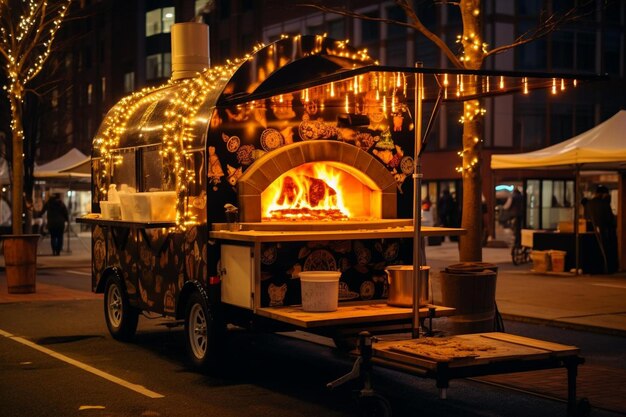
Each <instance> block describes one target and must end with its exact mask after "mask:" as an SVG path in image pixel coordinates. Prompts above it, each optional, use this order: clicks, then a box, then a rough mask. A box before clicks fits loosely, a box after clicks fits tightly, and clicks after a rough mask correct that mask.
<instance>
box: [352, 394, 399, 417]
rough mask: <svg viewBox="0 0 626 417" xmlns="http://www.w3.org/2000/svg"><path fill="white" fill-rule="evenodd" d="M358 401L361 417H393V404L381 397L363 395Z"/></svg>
mask: <svg viewBox="0 0 626 417" xmlns="http://www.w3.org/2000/svg"><path fill="white" fill-rule="evenodd" d="M358 401H359V404H358V407H359V414H358V415H359V416H360V417H391V404H389V401H387V399H386V398H385V397H383V396H381V395H378V394H372V395H363V396H361V397H359V400H358Z"/></svg>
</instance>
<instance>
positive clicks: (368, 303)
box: [81, 36, 552, 366]
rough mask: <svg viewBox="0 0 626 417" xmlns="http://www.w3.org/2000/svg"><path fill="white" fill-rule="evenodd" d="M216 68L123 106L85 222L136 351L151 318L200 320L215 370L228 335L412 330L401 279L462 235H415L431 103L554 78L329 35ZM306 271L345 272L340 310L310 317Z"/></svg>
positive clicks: (110, 118)
mask: <svg viewBox="0 0 626 417" xmlns="http://www.w3.org/2000/svg"><path fill="white" fill-rule="evenodd" d="M173 55H174V56H175V55H176V54H175V53H174V54H173ZM183 55H184V54H183ZM196 67H198V66H196ZM200 68H201V66H200V67H198V70H196V71H189V70H187V71H181V73H180V74H178V76H175V77H173V78H172V79H171V80H170V81H169V82H168V83H167V84H166V85H163V86H161V87H158V88H152V89H145V90H142V91H139V92H136V93H134V94H133V95H131V96H129V97H127V98H124V99H123V100H121V101H120V102H119V103H118V104H117V105H116V106H115V107H113V108H112V109H111V110H110V112H109V113H108V114H107V116H106V118H105V120H104V121H103V123H102V126H101V127H100V130H99V131H98V133H97V135H96V137H95V139H94V142H93V144H94V146H93V159H92V168H93V171H92V178H93V193H92V195H93V204H92V209H93V210H92V211H93V214H91V215H88V216H87V217H86V218H83V219H81V221H82V222H84V223H89V224H91V227H92V236H93V239H92V245H93V247H92V250H93V257H92V262H93V268H92V269H93V289H94V291H96V292H104V294H105V317H106V322H107V325H108V328H109V330H110V332H111V333H112V335H113V336H114V337H115V338H118V339H122V340H125V339H129V338H131V337H132V336H133V334H134V332H135V329H136V326H137V319H138V314H139V312H140V311H151V312H155V313H158V314H160V315H163V316H170V317H173V318H175V319H179V320H181V321H183V320H184V322H185V329H186V332H185V334H186V341H187V348H188V351H189V354H190V357H191V359H192V360H193V361H194V363H195V364H196V365H200V366H205V365H207V364H209V363H210V360H211V359H214V358H211V355H210V353H211V352H212V349H213V347H214V346H215V344H216V343H218V342H219V339H220V337H221V336H222V331H223V330H224V327H225V324H226V323H234V324H238V325H245V326H249V325H250V324H252V323H259V324H266V325H275V326H281V327H283V328H284V327H291V328H303V329H306V330H308V331H314V332H318V333H323V334H326V335H329V336H331V337H335V338H336V339H340V338H342V337H344V336H346V335H353V334H355V332H357V331H358V330H359V329H361V328H363V327H367V328H368V329H370V330H375V329H376V328H380V329H385V330H387V331H391V330H393V331H397V330H400V329H411V328H412V327H411V326H412V325H413V324H412V320H414V318H415V316H414V311H413V310H415V308H414V309H411V308H406V307H396V306H390V305H387V304H386V302H385V298H386V297H387V291H388V284H387V275H386V273H385V268H386V266H388V265H391V264H393V265H401V264H408V265H412V264H414V258H416V257H419V255H417V256H416V255H414V253H417V251H416V250H415V248H414V247H413V242H414V241H419V239H416V236H415V234H418V236H419V233H420V232H421V233H423V235H428V234H444V233H447V234H450V233H457V234H458V233H461V232H462V231H460V230H458V229H456V230H442V229H438V228H421V229H420V228H417V230H415V229H414V227H413V225H414V223H415V224H417V225H419V219H417V220H414V219H413V214H414V213H413V199H414V195H415V194H417V193H416V192H414V190H415V189H416V188H417V187H415V185H414V182H413V180H412V174H413V173H414V172H415V161H416V155H415V149H416V144H417V146H419V144H420V143H421V142H419V140H416V139H415V138H421V136H420V133H421V117H420V116H421V114H418V117H415V118H414V114H415V113H416V112H418V111H421V100H422V99H424V100H432V101H433V102H434V103H435V104H436V105H438V104H439V103H440V102H441V101H443V100H467V99H471V98H476V97H480V96H481V95H483V94H485V93H490V92H494V93H495V92H496V91H495V90H499V92H500V93H506V92H510V91H519V90H522V89H524V88H526V89H528V88H535V87H545V86H546V85H549V84H550V83H551V82H552V79H551V78H537V79H529V78H527V77H512V79H513V80H514V81H510V80H508V79H507V85H506V86H504V85H503V81H502V80H501V78H502V79H503V76H500V77H498V76H497V75H495V74H486V75H485V74H480V75H479V74H478V73H472V72H467V71H465V72H463V71H457V72H454V71H452V72H450V73H449V72H446V73H443V72H442V71H435V70H428V69H423V68H421V69H420V68H389V67H381V66H378V65H377V64H376V62H374V61H373V60H372V59H371V58H369V57H368V56H367V54H366V52H364V51H357V50H355V49H353V48H351V47H349V46H348V45H347V43H346V42H340V41H335V40H331V39H328V38H326V37H322V36H296V37H285V38H282V39H280V40H278V41H276V42H274V43H272V44H270V45H267V46H259V47H258V48H256V50H255V51H254V53H252V54H251V55H249V56H246V57H244V58H243V59H241V60H237V61H234V62H229V63H227V64H226V65H224V66H221V67H214V68H210V69H204V70H200ZM175 69H176V65H175ZM190 74H192V76H191V77H187V76H189V75H190ZM425 77H428V80H427V81H429V82H430V84H428V83H427V82H425V81H424V80H425ZM436 105H435V107H436ZM416 177H417V176H416ZM303 271H339V272H341V278H340V282H339V289H338V299H339V309H338V310H336V311H332V312H323V313H303V311H302V309H301V308H300V305H301V303H302V299H301V282H300V273H301V272H303ZM451 311H452V309H446V308H443V307H437V309H436V314H437V315H445V314H450V312H451ZM418 314H419V313H418ZM418 317H419V316H418Z"/></svg>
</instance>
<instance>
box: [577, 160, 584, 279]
mask: <svg viewBox="0 0 626 417" xmlns="http://www.w3.org/2000/svg"><path fill="white" fill-rule="evenodd" d="M580 200H581V199H580V165H576V180H575V181H574V239H575V240H576V243H575V245H576V246H575V251H576V264H575V265H576V266H575V267H576V271H575V272H576V275H578V271H580V233H579V231H578V217H579V216H580V214H579V205H580ZM585 224H586V223H585Z"/></svg>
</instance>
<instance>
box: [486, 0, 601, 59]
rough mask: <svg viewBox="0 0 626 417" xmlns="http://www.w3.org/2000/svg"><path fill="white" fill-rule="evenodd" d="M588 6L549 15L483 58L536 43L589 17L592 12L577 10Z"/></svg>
mask: <svg viewBox="0 0 626 417" xmlns="http://www.w3.org/2000/svg"><path fill="white" fill-rule="evenodd" d="M588 4H590V2H586V3H584V4H582V5H580V6H578V7H574V8H571V9H569V10H567V11H566V12H565V13H563V14H562V15H556V14H551V15H549V16H548V17H547V18H546V19H545V20H544V21H543V22H541V23H540V24H539V25H538V26H535V27H534V28H532V29H531V30H529V31H527V32H525V33H523V34H522V35H520V36H519V37H518V38H517V39H515V40H514V41H513V42H511V43H510V44H507V45H501V46H498V47H496V48H493V49H491V50H490V51H488V52H486V53H485V58H486V57H488V56H491V55H497V54H500V53H502V52H506V51H508V50H509V49H513V48H516V47H518V46H521V45H524V44H527V43H530V42H533V41H536V40H538V39H541V38H543V37H545V36H547V35H549V34H551V33H553V32H555V31H557V30H558V29H559V28H561V27H562V26H564V25H566V24H568V23H572V22H575V21H577V20H579V19H581V18H583V17H585V16H587V15H589V14H590V13H593V11H591V12H587V13H579V10H580V8H581V7H582V6H585V5H588Z"/></svg>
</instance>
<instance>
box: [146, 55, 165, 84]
mask: <svg viewBox="0 0 626 417" xmlns="http://www.w3.org/2000/svg"><path fill="white" fill-rule="evenodd" d="M162 61H163V59H162V56H161V54H154V55H148V56H147V57H146V78H147V79H148V80H153V79H155V78H159V77H160V76H161V72H162V71H163V70H162V65H163V62H162Z"/></svg>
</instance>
